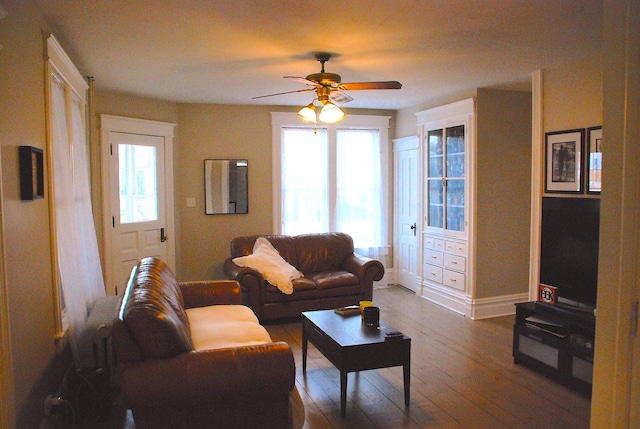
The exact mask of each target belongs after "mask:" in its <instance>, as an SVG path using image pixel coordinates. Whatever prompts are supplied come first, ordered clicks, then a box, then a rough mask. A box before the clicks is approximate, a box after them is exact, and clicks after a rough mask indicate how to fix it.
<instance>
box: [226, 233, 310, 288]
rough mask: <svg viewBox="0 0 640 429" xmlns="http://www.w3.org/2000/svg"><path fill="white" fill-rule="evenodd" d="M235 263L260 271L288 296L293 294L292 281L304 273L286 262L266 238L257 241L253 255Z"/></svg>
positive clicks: (239, 259)
mask: <svg viewBox="0 0 640 429" xmlns="http://www.w3.org/2000/svg"><path fill="white" fill-rule="evenodd" d="M233 262H234V263H235V264H236V265H239V266H241V267H250V268H253V269H255V270H258V271H259V272H260V273H261V274H262V275H263V276H264V278H265V279H266V280H267V281H268V282H269V283H271V284H272V285H274V286H275V287H277V288H278V289H280V291H281V292H282V293H285V294H287V295H290V294H292V293H293V285H292V283H291V281H292V280H294V279H298V278H300V277H302V273H301V272H300V271H298V270H297V269H296V268H295V267H294V266H292V265H291V264H289V263H288V262H287V261H285V260H284V259H283V258H282V257H281V256H280V254H279V253H278V251H277V250H276V249H275V247H273V245H272V244H271V243H270V242H269V240H267V239H266V238H264V237H259V238H258V239H257V240H256V242H255V244H254V246H253V253H252V254H251V255H247V256H240V257H237V258H234V259H233Z"/></svg>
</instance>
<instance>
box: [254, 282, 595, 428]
mask: <svg viewBox="0 0 640 429" xmlns="http://www.w3.org/2000/svg"><path fill="white" fill-rule="evenodd" d="M374 302H375V304H376V305H377V306H379V307H380V309H381V319H382V320H383V322H386V323H389V324H390V325H392V326H393V327H394V328H396V329H397V330H400V331H402V332H403V333H405V334H406V335H408V336H410V337H411V339H412V357H411V403H410V406H409V407H408V408H405V406H404V397H403V382H402V368H401V367H394V368H386V369H378V370H372V371H363V372H360V373H350V374H349V376H348V392H347V415H346V417H344V418H343V417H341V416H340V384H339V383H340V374H339V372H338V370H336V369H335V368H334V367H333V365H332V364H331V363H330V362H329V361H328V360H327V359H325V358H324V357H323V356H322V354H321V353H320V352H319V351H317V350H316V349H315V348H314V347H313V345H311V344H310V345H309V355H308V361H307V373H306V375H305V374H303V373H302V351H301V327H300V323H287V324H281V325H268V326H267V330H268V331H269V333H270V334H271V337H272V339H273V340H274V341H276V340H283V341H287V342H288V343H289V344H290V345H291V347H292V348H293V352H294V356H295V358H296V367H297V374H296V382H297V386H298V390H299V391H300V395H301V396H302V398H303V401H304V403H305V408H306V419H307V422H306V424H305V426H304V428H305V429H316V428H385V429H386V428H474V429H478V428H536V429H537V428H545V429H547V428H563V429H565V428H588V427H589V413H590V407H591V401H590V399H589V398H588V397H586V396H585V395H583V394H581V393H578V392H576V391H573V390H571V389H569V388H567V387H564V386H562V385H560V384H557V383H556V382H554V381H552V380H550V379H549V378H547V377H545V376H542V375H540V374H538V373H536V372H533V371H532V370H530V369H528V368H527V367H524V366H520V365H515V364H514V363H513V358H512V355H511V348H512V335H513V334H512V332H513V322H514V316H507V317H500V318H494V319H486V320H479V321H473V320H470V319H468V318H466V317H464V316H461V315H458V314H456V313H454V312H452V311H450V310H447V309H445V308H442V307H440V306H437V305H435V304H433V303H431V302H429V301H427V300H425V299H422V298H419V297H417V296H416V295H415V294H413V293H412V292H410V291H408V290H407V289H404V288H402V287H398V286H390V287H386V288H376V289H375V290H374Z"/></svg>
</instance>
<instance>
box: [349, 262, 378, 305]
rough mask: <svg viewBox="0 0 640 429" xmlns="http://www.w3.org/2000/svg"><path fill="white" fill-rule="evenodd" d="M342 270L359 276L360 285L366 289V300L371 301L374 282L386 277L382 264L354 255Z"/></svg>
mask: <svg viewBox="0 0 640 429" xmlns="http://www.w3.org/2000/svg"><path fill="white" fill-rule="evenodd" d="M342 268H343V269H344V270H345V271H349V272H350V273H353V274H355V275H356V276H358V278H359V279H360V284H361V285H362V286H363V287H364V289H365V290H364V299H366V300H371V298H372V297H373V282H374V281H378V280H382V277H383V276H384V265H382V262H380V261H378V260H375V259H371V258H367V257H364V256H360V255H358V254H355V253H354V254H352V255H349V256H348V257H347V258H346V259H345V261H344V263H343V264H342Z"/></svg>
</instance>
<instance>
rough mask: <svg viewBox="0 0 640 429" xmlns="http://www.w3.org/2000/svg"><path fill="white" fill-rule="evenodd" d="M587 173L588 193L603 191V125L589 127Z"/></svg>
mask: <svg viewBox="0 0 640 429" xmlns="http://www.w3.org/2000/svg"><path fill="white" fill-rule="evenodd" d="M585 152H586V154H587V164H586V165H587V170H586V171H587V173H586V174H585V176H586V186H587V193H588V194H599V193H600V192H601V191H602V125H598V126H596V127H589V128H587V150H586V151H585Z"/></svg>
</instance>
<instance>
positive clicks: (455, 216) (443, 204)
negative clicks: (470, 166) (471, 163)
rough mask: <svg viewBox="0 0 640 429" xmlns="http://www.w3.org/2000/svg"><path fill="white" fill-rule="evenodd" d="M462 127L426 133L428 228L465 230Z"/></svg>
mask: <svg viewBox="0 0 640 429" xmlns="http://www.w3.org/2000/svg"><path fill="white" fill-rule="evenodd" d="M464 133H465V131H464V125H459V126H455V127H450V128H441V129H436V130H430V131H428V132H427V135H426V139H427V147H428V150H427V172H426V181H427V213H426V222H427V226H428V227H433V228H439V229H446V230H450V231H460V232H463V231H464V230H465V138H464Z"/></svg>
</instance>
